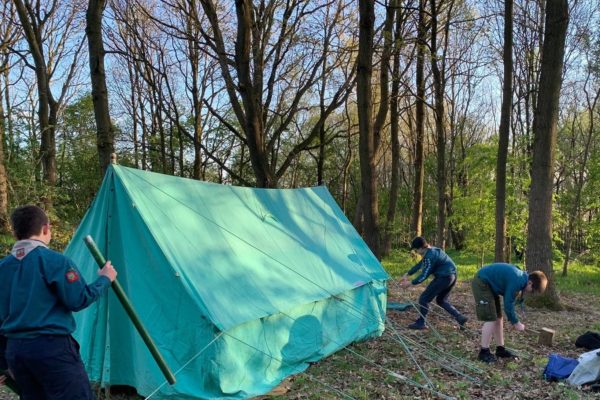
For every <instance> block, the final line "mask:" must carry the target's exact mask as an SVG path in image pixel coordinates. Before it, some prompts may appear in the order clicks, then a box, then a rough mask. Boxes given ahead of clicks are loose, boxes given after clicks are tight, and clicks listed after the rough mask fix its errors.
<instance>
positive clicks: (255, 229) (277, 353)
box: [66, 165, 388, 399]
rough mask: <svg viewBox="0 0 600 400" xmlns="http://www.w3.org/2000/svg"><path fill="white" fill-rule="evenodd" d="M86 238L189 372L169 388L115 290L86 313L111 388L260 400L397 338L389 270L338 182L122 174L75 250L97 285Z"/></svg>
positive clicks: (114, 169) (97, 366)
mask: <svg viewBox="0 0 600 400" xmlns="http://www.w3.org/2000/svg"><path fill="white" fill-rule="evenodd" d="M86 235H91V236H92V237H93V238H94V239H95V241H96V242H97V244H98V247H99V248H100V250H101V251H102V252H103V253H104V254H105V256H106V258H107V259H110V260H111V261H112V263H113V265H115V267H116V268H117V270H118V273H119V276H118V279H119V282H120V283H121V286H122V287H123V288H124V290H125V292H126V293H127V294H128V296H129V298H130V300H131V302H132V303H133V305H134V307H135V308H136V311H137V313H138V314H139V316H140V317H141V319H142V321H143V323H144V324H145V326H146V328H147V330H148V331H149V333H150V335H151V336H152V338H153V340H154V342H155V343H156V344H157V346H158V348H159V350H160V351H161V353H162V355H163V357H164V358H165V360H166V362H167V364H168V365H169V367H170V368H171V370H172V371H174V372H175V373H176V377H177V383H176V384H175V385H173V386H169V385H166V384H165V385H162V384H163V383H164V382H165V378H164V377H163V376H162V374H161V372H160V369H159V367H158V366H157V365H156V363H155V362H154V360H153V359H152V356H151V354H150V352H149V351H148V349H147V348H146V347H145V345H144V342H143V341H142V339H141V337H140V336H139V334H138V333H137V331H136V330H135V328H134V327H133V325H132V323H131V322H130V321H129V320H128V318H127V315H126V314H125V311H124V310H123V308H122V306H121V305H120V304H119V303H118V301H117V299H116V297H115V296H114V294H113V293H110V294H109V296H107V297H104V298H102V299H101V300H100V301H98V302H97V303H95V304H94V305H92V306H91V307H90V308H88V309H86V310H85V311H83V312H80V313H78V314H77V324H78V329H77V331H76V333H75V336H76V338H77V339H78V340H79V342H80V343H81V354H82V358H83V360H84V363H85V365H86V369H87V371H88V373H89V375H90V379H91V380H92V381H93V382H98V383H100V384H101V385H103V386H105V385H128V386H133V387H135V388H136V389H137V391H138V393H140V394H142V395H144V396H148V395H150V394H153V393H156V394H155V395H153V397H152V398H173V399H191V398H247V397H251V396H255V395H259V394H263V393H266V392H268V391H269V390H271V389H272V388H273V387H275V386H276V385H277V384H278V383H280V382H281V381H282V380H283V379H284V378H285V377H286V376H289V375H291V374H294V373H299V372H301V371H303V370H304V369H306V368H307V366H308V365H309V363H310V362H314V361H317V360H319V359H321V358H323V357H325V356H327V355H329V354H331V353H333V352H335V351H337V350H339V349H341V348H343V347H345V346H346V345H348V344H349V343H351V342H353V341H356V340H363V339H366V338H370V337H375V336H378V335H380V334H381V333H382V332H383V329H384V319H385V309H386V293H387V291H386V281H387V279H388V275H387V274H386V273H385V271H384V270H383V268H382V266H381V264H380V263H379V262H378V261H377V259H376V258H375V257H374V256H373V254H372V253H371V251H370V250H369V249H368V247H367V245H366V244H365V243H364V242H363V240H362V239H361V237H360V236H359V235H358V234H357V232H356V231H355V230H354V228H353V227H352V225H351V224H350V222H349V221H348V220H347V218H346V217H345V216H344V214H343V212H342V211H341V209H340V208H339V207H338V206H337V204H336V202H335V200H334V199H333V198H332V197H331V195H330V194H329V192H328V191H327V189H326V188H324V187H315V188H307V189H285V190H283V189H254V188H243V187H234V186H226V185H218V184H213V183H206V182H199V181H195V180H191V179H184V178H178V177H173V176H167V175H161V174H156V173H150V172H145V171H140V170H136V169H131V168H125V167H122V166H117V165H113V166H110V168H109V169H108V171H107V173H106V176H105V178H104V181H103V183H102V186H101V188H100V190H99V192H98V194H97V196H96V198H95V199H94V201H93V203H92V205H91V207H90V209H89V210H88V211H87V213H86V215H85V217H84V218H83V220H82V222H81V224H80V225H79V227H78V229H77V231H76V232H75V234H74V237H73V240H72V241H71V243H70V244H69V246H68V248H67V250H66V254H67V255H68V256H69V257H71V258H72V259H73V260H74V261H75V262H76V263H77V265H79V267H80V269H81V271H82V274H83V275H84V276H85V278H86V279H87V280H88V281H91V280H93V279H94V278H95V276H96V270H97V266H96V264H95V263H94V260H93V258H92V257H91V255H90V254H89V252H88V250H87V249H86V247H85V244H84V242H83V240H82V239H83V238H84V237H85V236H86ZM161 385H162V386H161ZM159 388H160V389H159ZM157 389H158V390H157Z"/></svg>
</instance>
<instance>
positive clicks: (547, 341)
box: [538, 328, 555, 346]
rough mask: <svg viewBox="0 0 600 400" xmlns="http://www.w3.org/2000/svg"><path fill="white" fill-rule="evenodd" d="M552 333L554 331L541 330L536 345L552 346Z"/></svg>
mask: <svg viewBox="0 0 600 400" xmlns="http://www.w3.org/2000/svg"><path fill="white" fill-rule="evenodd" d="M554 333H555V331H554V329H550V328H542V330H540V333H539V336H538V344H541V345H544V346H552V339H553V338H554Z"/></svg>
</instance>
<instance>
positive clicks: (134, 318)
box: [83, 235, 176, 385]
mask: <svg viewBox="0 0 600 400" xmlns="http://www.w3.org/2000/svg"><path fill="white" fill-rule="evenodd" d="M83 241H84V242H85V244H86V246H87V248H88V249H89V250H90V253H92V256H93V257H94V260H96V263H97V264H98V267H100V268H102V267H103V266H104V264H106V259H105V258H104V256H103V255H102V253H101V252H100V250H99V249H98V246H96V243H95V242H94V239H92V237H91V236H90V235H87V236H86V237H85V238H84V239H83ZM111 286H112V288H113V291H114V292H115V295H116V296H117V298H118V299H119V301H120V302H121V305H122V306H123V308H124V309H125V312H127V315H129V318H130V319H131V322H133V325H134V326H135V328H136V329H137V331H138V333H139V334H140V336H141V337H142V339H143V340H144V343H146V346H147V347H148V350H150V353H151V354H152V357H154V360H155V361H156V363H157V364H158V366H159V368H160V370H161V371H162V373H163V375H164V377H165V378H166V379H167V381H168V382H169V384H171V385H174V384H175V382H176V379H175V375H173V373H172V372H171V370H170V369H169V366H168V365H167V363H166V362H165V359H164V358H163V356H162V355H161V354H160V351H159V350H158V348H157V347H156V344H154V341H153V340H152V338H151V337H150V334H149V333H148V331H147V330H146V327H145V326H144V325H143V324H142V321H141V320H140V317H139V316H138V315H137V312H136V311H135V309H134V308H133V305H132V304H131V301H129V298H128V297H127V295H126V294H125V292H124V291H123V288H122V287H121V285H120V284H119V282H118V281H117V280H116V279H115V281H114V282H113V283H112V285H111Z"/></svg>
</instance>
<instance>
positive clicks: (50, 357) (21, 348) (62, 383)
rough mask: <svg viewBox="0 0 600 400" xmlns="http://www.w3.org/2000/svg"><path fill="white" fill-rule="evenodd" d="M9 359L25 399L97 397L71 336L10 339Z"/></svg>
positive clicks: (85, 398) (22, 397)
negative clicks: (93, 392)
mask: <svg viewBox="0 0 600 400" xmlns="http://www.w3.org/2000/svg"><path fill="white" fill-rule="evenodd" d="M6 360H7V361H8V367H9V368H10V370H11V372H12V373H13V375H14V377H15V380H16V381H17V384H18V385H19V388H20V389H21V399H22V400H93V399H94V395H93V394H92V389H91V387H90V381H89V379H88V376H87V374H86V372H85V369H84V368H83V362H82V361H81V356H80V355H79V344H78V343H77V342H76V341H75V339H73V338H72V337H71V336H50V335H45V336H39V337H37V338H34V339H10V338H9V339H8V344H7V347H6Z"/></svg>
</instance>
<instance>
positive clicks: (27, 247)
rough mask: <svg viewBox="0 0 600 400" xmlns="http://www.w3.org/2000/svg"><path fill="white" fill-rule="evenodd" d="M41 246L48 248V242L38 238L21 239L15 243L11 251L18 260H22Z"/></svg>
mask: <svg viewBox="0 0 600 400" xmlns="http://www.w3.org/2000/svg"><path fill="white" fill-rule="evenodd" d="M40 246H41V247H45V248H48V246H47V245H46V243H44V242H42V241H39V240H36V239H24V240H19V241H17V242H16V243H15V244H14V246H13V248H12V250H11V251H10V253H11V254H12V255H13V256H15V258H16V259H17V260H22V259H24V258H25V257H26V256H27V254H29V253H31V252H32V251H33V250H34V249H35V248H37V247H40Z"/></svg>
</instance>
